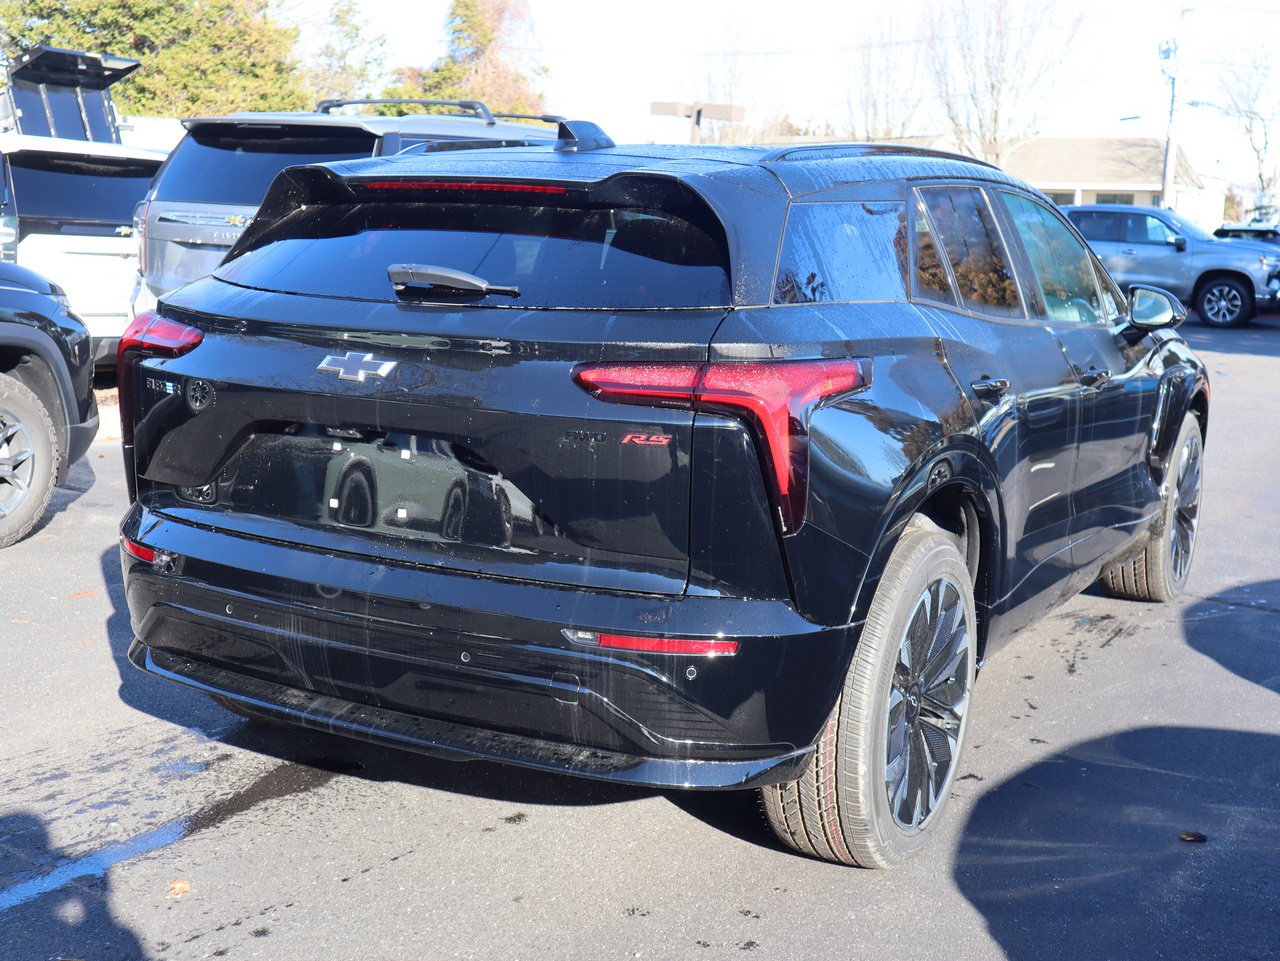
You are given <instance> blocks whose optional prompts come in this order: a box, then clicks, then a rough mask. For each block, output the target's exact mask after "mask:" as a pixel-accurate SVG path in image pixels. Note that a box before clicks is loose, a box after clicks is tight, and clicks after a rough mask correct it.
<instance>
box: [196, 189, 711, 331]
mask: <svg viewBox="0 0 1280 961" xmlns="http://www.w3.org/2000/svg"><path fill="white" fill-rule="evenodd" d="M712 229H713V228H712ZM719 233H720V235H721V237H722V236H723V231H720V232H719ZM399 264H414V265H419V266H424V267H425V266H430V267H443V268H446V269H448V270H458V271H463V272H464V273H468V274H472V275H474V276H477V277H480V278H483V279H484V280H485V281H486V282H487V283H488V284H490V285H492V286H495V287H515V288H517V289H518V290H519V297H511V296H508V295H504V294H496V293H495V294H489V295H487V296H474V295H463V294H459V293H458V292H457V291H451V290H446V289H443V288H438V287H432V288H426V287H421V288H419V287H411V288H407V289H406V290H405V291H404V292H403V293H402V294H399V295H397V293H396V291H395V289H394V288H393V286H392V284H391V281H390V280H389V279H388V278H387V268H388V267H390V266H392V265H399ZM216 273H217V276H218V277H220V278H222V279H223V280H226V281H230V282H231V283H236V284H242V285H244V286H247V287H256V288H260V289H264V290H275V291H281V292H286V293H302V294H316V295H320V296H326V297H346V298H352V299H359V300H395V299H397V297H399V299H402V300H407V301H421V302H430V303H483V304H484V305H485V306H512V307H601V308H616V309H627V308H648V307H713V306H725V305H727V304H728V303H729V300H730V288H729V272H728V269H727V267H726V259H725V255H724V248H723V243H722V242H718V241H717V240H716V239H715V237H713V236H712V234H711V233H710V232H708V229H705V228H704V227H703V226H699V225H697V224H694V223H691V222H689V221H688V220H686V219H684V218H683V217H680V216H677V215H675V214H673V213H670V212H664V211H661V210H656V209H645V208H636V207H564V206H554V207H552V206H545V207H543V206H518V205H498V204H428V203H417V204H415V203H406V204H391V203H370V204H352V205H348V206H331V207H311V208H309V209H306V210H303V211H299V212H296V213H294V214H292V215H290V216H289V217H288V218H285V219H284V220H283V221H281V222H280V223H279V224H277V225H275V227H274V230H273V236H269V237H267V238H266V243H265V244H264V245H262V246H259V247H257V248H256V249H254V250H251V251H250V252H248V253H246V254H244V255H242V256H240V257H238V258H236V259H235V260H232V261H229V262H228V263H225V264H223V266H222V267H220V268H219V269H218V271H217V272H216Z"/></svg>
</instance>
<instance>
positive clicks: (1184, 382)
mask: <svg viewBox="0 0 1280 961" xmlns="http://www.w3.org/2000/svg"><path fill="white" fill-rule="evenodd" d="M1159 390H1160V396H1159V399H1158V400H1157V402H1156V403H1157V412H1156V417H1155V418H1153V421H1152V425H1151V438H1150V441H1149V443H1148V448H1147V450H1148V454H1147V463H1148V466H1149V467H1150V468H1151V472H1152V475H1153V477H1154V479H1155V481H1156V483H1157V484H1160V483H1163V482H1164V475H1165V471H1166V470H1167V468H1168V465H1169V459H1170V457H1172V456H1173V446H1174V442H1175V441H1176V440H1177V437H1178V432H1179V431H1180V430H1181V429H1182V421H1183V419H1184V418H1185V417H1186V416H1187V414H1194V415H1195V418H1196V420H1197V421H1199V423H1200V437H1201V440H1204V439H1205V438H1206V437H1207V436H1208V433H1209V375H1208V373H1207V372H1206V371H1205V369H1204V368H1203V367H1193V366H1191V365H1190V364H1178V365H1176V366H1174V367H1171V368H1169V369H1168V370H1166V371H1165V373H1164V375H1163V376H1162V377H1161V379H1160V388H1159Z"/></svg>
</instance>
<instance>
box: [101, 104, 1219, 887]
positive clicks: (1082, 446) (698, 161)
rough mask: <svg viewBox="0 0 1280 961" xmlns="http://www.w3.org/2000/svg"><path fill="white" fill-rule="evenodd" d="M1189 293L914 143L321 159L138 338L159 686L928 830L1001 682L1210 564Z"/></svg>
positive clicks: (131, 471)
mask: <svg viewBox="0 0 1280 961" xmlns="http://www.w3.org/2000/svg"><path fill="white" fill-rule="evenodd" d="M1184 316H1185V313H1184V311H1183V308H1182V306H1181V304H1179V303H1178V302H1177V300H1176V299H1175V298H1173V297H1172V296H1171V295H1167V294H1166V293H1164V292H1163V291H1160V290H1158V289H1155V288H1147V287H1141V286H1139V287H1137V288H1135V289H1134V291H1133V292H1132V295H1131V296H1130V297H1126V296H1125V295H1124V294H1123V293H1121V291H1120V290H1119V288H1118V287H1117V286H1116V285H1115V283H1114V282H1113V281H1112V280H1111V278H1110V277H1109V276H1108V275H1107V273H1106V271H1105V270H1104V269H1103V268H1102V266H1101V265H1100V264H1099V262H1098V260H1097V258H1096V257H1094V256H1093V255H1092V254H1091V253H1090V251H1089V249H1088V247H1087V246H1086V245H1085V243H1084V242H1083V241H1082V240H1081V239H1080V236H1079V235H1078V234H1077V233H1076V231H1075V230H1074V228H1072V227H1071V226H1070V225H1069V224H1068V223H1067V222H1066V221H1065V220H1064V219H1063V218H1062V217H1061V216H1060V215H1059V214H1058V212H1057V211H1056V208H1055V207H1054V205H1053V204H1052V203H1050V202H1049V201H1048V200H1047V199H1046V198H1045V197H1044V196H1043V195H1041V194H1039V193H1038V192H1036V191H1035V190H1032V189H1030V188H1028V187H1027V186H1026V185H1025V184H1023V183H1021V182H1020V181H1018V180H1015V179H1013V178H1011V177H1009V176H1007V175H1006V174H1004V173H1002V172H1001V171H1000V170H998V169H995V168H994V167H991V166H989V165H986V164H983V163H981V162H978V161H975V160H971V159H968V158H964V157H959V156H954V155H949V154H943V153H937V152H931V151H924V150H917V149H910V148H903V147H889V146H869V145H849V144H840V145H819V146H804V147H796V148H772V147H712V146H652V145H651V146H639V147H616V146H614V144H613V143H612V142H611V141H609V140H608V138H607V137H606V136H605V135H604V134H603V133H602V132H601V131H600V130H599V129H598V128H595V127H593V126H592V125H587V124H578V123H568V124H564V125H562V126H561V128H560V139H559V140H558V141H556V142H554V143H553V144H551V145H537V144H530V145H527V146H518V145H517V146H511V145H509V144H503V145H495V146H493V147H491V148H487V149H470V150H450V151H434V150H431V149H429V148H427V149H422V150H418V151H416V152H413V151H411V152H408V153H404V154H400V155H397V156H394V157H389V158H377V159H371V160H359V161H350V162H342V163H331V164H326V165H312V166H299V167H292V168H289V169H287V170H285V171H284V172H283V173H281V174H280V176H279V177H278V178H277V179H276V180H275V182H274V184H273V185H272V187H271V189H270V191H269V193H268V195H267V197H266V199H265V202H264V204H263V206H262V209H261V211H260V213H259V215H258V217H257V219H256V220H255V221H254V222H253V223H252V224H251V225H250V226H249V227H248V229H247V230H246V231H245V233H244V235H243V236H242V237H241V239H240V240H239V242H238V243H237V244H236V245H235V247H234V248H233V249H232V250H231V251H230V253H229V254H228V255H227V257H226V259H225V260H224V262H223V263H222V264H221V266H220V267H219V268H218V269H217V271H216V272H215V273H214V274H213V275H212V276H210V277H208V278H205V279H203V280H199V281H197V282H195V283H192V284H190V285H188V286H186V287H183V288H182V289H180V290H178V291H176V292H174V293H172V294H171V295H169V296H168V298H167V300H164V301H162V302H161V304H160V305H159V307H158V309H157V311H156V313H154V314H144V315H142V316H140V317H139V318H138V320H137V322H136V323H135V324H134V325H133V327H132V328H131V329H130V331H129V332H128V335H127V336H126V338H125V340H124V341H123V342H122V344H121V349H120V397H121V407H122V412H123V415H124V417H123V419H124V430H123V433H124V451H125V460H126V464H127V468H128V475H129V483H130V485H131V492H132V501H133V503H132V507H131V509H130V510H129V512H128V515H127V516H126V517H125V518H124V521H123V525H122V529H121V531H122V552H121V557H122V562H123V565H124V572H125V584H126V587H127V592H128V602H129V609H130V613H131V616H132V625H133V630H134V632H135V634H136V638H137V639H136V641H135V642H134V643H133V646H132V648H131V650H130V652H129V656H130V659H131V660H132V661H133V663H134V664H136V665H137V666H138V667H140V668H142V669H143V670H145V671H148V672H150V673H152V674H154V675H157V676H160V677H165V678H169V679H171V680H174V681H177V682H180V683H182V684H186V685H189V686H191V687H194V688H197V689H200V690H204V691H206V692H208V693H210V694H212V695H214V696H215V697H216V698H217V699H219V701H220V702H221V703H222V704H224V706H227V707H229V708H231V709H232V710H234V711H236V712H238V713H242V714H245V715H248V716H250V717H256V718H269V719H275V720H283V721H286V722H290V723H293V724H297V725H302V726H304V727H308V728H313V729H316V730H322V731H331V732H337V733H341V734H346V735H350V736H352V737H356V738H363V739H365V740H367V741H372V742H377V743H380V744H388V745H395V746H399V747H403V748H407V749H410V750H414V751H419V752H422V753H425V754H430V755H435V756H439V757H447V758H456V759H476V758H485V759H491V760H497V761H503V762H508V763H512V764H518V765H524V766H527V767H532V768H539V769H542V770H548V771H558V772H563V773H566V774H575V775H581V776H585V777H591V778H600V779H605V780H610V781H614V782H621V783H629V784H638V785H648V786H654V787H661V788H703V789H713V788H714V789H731V788H760V789H761V790H762V793H763V797H764V804H765V808H766V811H767V814H768V817H769V819H770V822H771V823H772V825H773V827H774V829H775V830H776V831H777V832H778V834H779V836H780V837H781V838H782V839H783V840H784V841H786V843H788V844H790V845H791V846H792V847H794V848H795V849H797V850H799V851H802V852H804V853H806V854H809V855H812V856H816V857H820V858H825V859H829V860H833V861H838V862H844V863H851V864H861V865H865V866H870V867H884V866H890V865H893V864H896V863H898V862H900V861H902V860H904V859H905V858H907V857H909V856H910V855H911V854H913V853H914V852H915V851H916V850H917V849H918V848H919V847H920V846H921V845H922V844H924V842H925V841H926V840H927V839H928V837H929V836H930V834H931V833H932V832H933V831H934V829H935V826H936V824H937V823H938V819H939V816H940V814H941V811H942V809H943V807H944V805H945V803H946V800H947V797H948V794H949V789H950V786H951V784H952V782H953V779H954V778H955V776H956V774H957V766H958V764H959V757H960V752H961V750H962V749H963V747H964V741H965V731H966V725H967V721H968V718H969V716H970V703H971V700H970V699H971V695H972V692H973V690H974V678H975V673H976V670H977V668H978V666H979V665H980V664H981V662H982V661H983V659H984V658H986V657H987V656H989V655H990V654H992V653H993V652H994V651H995V650H996V649H997V648H998V647H1000V646H1001V645H1002V644H1004V643H1005V642H1006V641H1007V640H1008V639H1009V638H1010V636H1011V635H1013V634H1014V633H1015V632H1016V631H1017V630H1018V629H1019V628H1021V627H1023V626H1024V625H1026V624H1028V623H1029V622H1030V621H1032V620H1033V619H1034V618H1036V617H1038V616H1039V615H1041V614H1043V613H1044V612H1045V611H1047V610H1049V609H1050V608H1052V607H1054V606H1055V605H1056V604H1058V603H1060V602H1062V601H1063V600H1064V599H1066V598H1068V597H1070V596H1071V595H1073V594H1074V593H1075V592H1077V591H1079V590H1081V589H1083V588H1085V587H1087V586H1089V585H1090V584H1092V583H1093V582H1095V581H1097V580H1099V578H1101V579H1102V582H1103V584H1104V586H1105V587H1106V588H1107V589H1108V590H1110V591H1111V592H1112V593H1114V594H1118V595H1121V596H1126V597H1131V598H1134V599H1138V600H1157V601H1159V600H1168V599H1170V598H1172V597H1174V596H1176V595H1177V594H1178V593H1179V592H1180V591H1181V589H1182V588H1183V585H1184V583H1185V581H1186V578H1187V574H1188V569H1189V565H1190V563H1191V557H1192V552H1193V548H1194V544H1195V536H1196V527H1197V520H1198V510H1199V504H1200V478H1201V461H1202V450H1203V442H1204V436H1205V430H1206V426H1207V421H1208V403H1209V392H1208V384H1207V379H1206V376H1205V370H1204V368H1203V366H1202V365H1201V363H1200V362H1199V360H1198V359H1197V358H1196V357H1195V355H1194V354H1193V353H1192V352H1191V351H1190V350H1189V349H1188V347H1187V345H1186V344H1185V343H1184V341H1183V340H1182V339H1181V338H1180V337H1179V336H1178V335H1177V334H1176V333H1175V332H1174V329H1173V328H1175V327H1176V326H1177V325H1178V324H1179V323H1180V322H1181V321H1182V319H1183V317H1184Z"/></svg>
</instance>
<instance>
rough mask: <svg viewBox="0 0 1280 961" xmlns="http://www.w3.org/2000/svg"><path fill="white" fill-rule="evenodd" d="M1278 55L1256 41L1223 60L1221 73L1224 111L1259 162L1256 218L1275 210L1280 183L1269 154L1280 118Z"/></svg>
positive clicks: (1253, 186)
mask: <svg viewBox="0 0 1280 961" xmlns="http://www.w3.org/2000/svg"><path fill="white" fill-rule="evenodd" d="M1274 56H1275V55H1274V52H1273V51H1271V50H1268V49H1267V48H1266V47H1264V46H1263V44H1262V43H1261V42H1256V41H1255V42H1254V43H1253V44H1252V45H1251V46H1245V47H1244V48H1243V49H1235V50H1233V51H1232V53H1231V56H1229V57H1223V58H1222V59H1223V60H1224V61H1225V66H1223V68H1222V69H1221V72H1220V73H1219V74H1218V85H1219V87H1220V88H1221V90H1222V96H1223V100H1224V103H1223V105H1222V111H1223V113H1225V114H1226V115H1227V116H1229V117H1235V118H1236V119H1237V120H1238V121H1239V122H1240V126H1241V128H1242V129H1243V130H1244V134H1245V136H1246V137H1247V138H1248V140H1249V147H1250V149H1252V150H1253V156H1254V159H1255V161H1256V163H1257V179H1256V180H1255V181H1254V182H1253V183H1252V184H1250V192H1251V193H1253V194H1254V198H1253V207H1254V214H1255V215H1257V214H1258V213H1264V212H1265V213H1270V212H1273V211H1274V210H1275V203H1274V198H1273V197H1272V196H1271V192H1272V191H1273V190H1274V189H1275V188H1276V185H1277V182H1278V181H1280V166H1278V165H1277V164H1276V162H1275V161H1274V160H1273V159H1272V158H1271V156H1270V155H1269V151H1270V146H1271V143H1270V139H1271V134H1272V132H1273V129H1274V124H1275V123H1276V122H1277V120H1278V119H1280V91H1277V90H1276V89H1275V85H1276V83H1277V82H1280V71H1277V70H1275V69H1273V67H1272V62H1273V60H1274Z"/></svg>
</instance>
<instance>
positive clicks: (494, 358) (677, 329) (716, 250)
mask: <svg viewBox="0 0 1280 961" xmlns="http://www.w3.org/2000/svg"><path fill="white" fill-rule="evenodd" d="M656 192H659V193H660V191H656ZM477 193H479V191H478V190H477ZM428 197H432V198H433V199H434V195H431V194H430V192H428V194H427V195H424V196H423V197H416V198H413V199H414V200H416V201H417V202H412V201H410V202H399V201H400V197H399V196H396V197H395V198H394V199H387V200H379V201H378V202H369V203H356V204H350V205H345V206H340V207H335V208H309V209H308V211H307V212H306V213H305V214H302V215H299V217H298V221H297V223H295V224H293V225H287V224H286V225H281V227H280V230H279V233H278V236H277V237H276V239H275V240H273V241H271V242H267V243H265V244H264V245H262V246H259V247H258V248H257V249H255V250H252V251H250V252H248V253H246V254H244V255H242V256H239V257H238V258H237V259H236V260H233V261H230V262H229V263H227V264H225V265H223V266H222V267H221V268H220V269H219V270H218V272H217V275H216V279H207V280H204V281H201V282H200V283H198V284H193V285H191V286H190V287H189V288H187V290H185V291H182V292H180V293H178V294H176V295H175V296H174V297H173V298H172V300H171V301H170V302H169V304H168V305H167V307H166V313H167V314H168V315H169V316H173V317H175V318H177V319H186V320H187V321H188V322H193V323H196V324H199V325H201V327H202V329H204V330H205V331H206V338H205V341H204V343H202V344H201V345H200V347H199V348H197V349H196V350H195V351H193V352H192V353H191V354H189V355H187V356H184V357H181V358H178V359H176V360H174V361H171V362H167V363H165V364H164V365H163V370H159V369H157V370H156V371H155V373H154V375H153V376H149V377H145V378H142V381H143V390H144V391H147V392H149V393H148V394H147V396H146V397H145V400H144V404H143V406H144V407H146V408H147V409H148V411H149V412H148V413H147V414H146V415H145V416H144V418H143V423H142V424H141V425H140V426H139V430H138V433H137V436H136V441H135V442H136V448H137V463H138V467H139V471H140V473H141V475H142V476H143V478H144V479H146V480H149V481H151V482H153V483H154V484H155V485H156V487H155V488H154V491H153V496H154V498H155V501H154V503H155V505H156V507H157V509H161V510H164V511H168V512H172V513H174V514H175V515H177V516H181V517H183V518H186V519H190V520H192V521H197V520H198V518H199V517H200V516H201V515H202V514H204V513H205V512H208V511H217V512H218V514H219V522H218V523H219V526H220V527H221V528H222V529H224V530H237V531H240V532H242V533H244V534H248V535H256V536H269V537H274V538H284V539H286V540H289V541H293V542H296V543H299V544H305V545H310V546H313V547H315V548H317V549H331V550H346V551H354V552H359V553H368V554H373V555H377V556H382V557H386V558H388V559H391V560H394V561H397V562H408V563H418V564H425V565H432V566H445V567H449V568H453V569H458V570H463V571H473V572H476V573H483V574H485V575H490V576H510V577H518V578H522V579H530V580H541V581H547V582H551V583H558V584H570V585H580V586H584V587H595V588H605V589H617V590H627V591H640V592H647V593H656V594H678V593H680V592H682V591H683V590H684V587H685V583H686V580H687V577H688V569H689V550H690V545H689V509H690V508H689V505H690V483H691V482H690V463H691V456H692V432H693V417H694V415H693V413H692V412H691V411H690V410H687V409H685V410H679V409H669V408H664V407H662V406H660V405H656V406H630V405H627V404H621V403H609V402H606V401H603V400H599V399H597V398H596V397H594V396H593V395H592V394H591V393H588V392H587V390H585V389H583V388H582V387H580V386H579V385H578V383H577V382H575V379H574V374H575V371H576V370H577V369H578V368H579V367H580V365H582V364H584V363H611V362H613V363H620V362H633V361H636V360H644V361H646V362H649V363H657V364H661V363H665V362H671V363H677V364H685V365H696V364H699V363H701V362H703V361H705V360H706V357H707V352H708V343H709V342H710V340H711V337H712V335H713V333H714V331H715V329H716V327H717V326H718V325H719V323H720V321H721V320H722V319H723V317H724V316H725V313H726V311H727V309H728V307H727V305H728V303H729V297H730V289H731V288H730V286H729V274H728V270H727V267H726V259H725V254H724V249H725V245H724V236H723V230H722V229H719V228H718V224H717V223H716V222H714V218H713V216H712V215H711V214H710V211H709V210H707V209H705V205H704V208H703V209H702V210H700V211H692V212H691V211H688V210H685V211H683V212H681V211H676V212H672V211H671V210H669V209H662V208H661V207H660V206H656V205H655V206H645V207H623V206H616V205H607V204H605V205H598V204H592V203H580V204H576V205H575V204H568V205H562V204H560V203H557V204H549V203H548V202H547V201H546V200H544V199H535V200H529V199H528V198H524V197H520V196H517V197H516V202H515V203H510V204H508V203H501V202H498V201H497V200H495V198H494V197H493V196H492V193H491V192H490V193H489V194H488V195H487V196H486V195H480V196H477V198H476V200H481V199H482V200H483V201H484V202H457V200H456V199H455V198H453V197H451V198H450V200H451V201H453V202H449V203H428V202H425V201H426V200H427V199H428ZM467 199H468V200H470V199H471V198H467ZM522 199H523V200H528V202H526V203H523V204H522V203H519V201H520V200H522ZM687 199H688V198H686V200H687ZM682 213H683V215H682ZM717 231H718V233H717ZM403 264H414V265H416V266H417V267H418V268H421V269H423V270H426V269H427V268H428V267H430V266H433V265H434V266H436V267H440V268H447V269H450V270H460V271H465V272H466V273H467V274H471V275H473V276H478V277H480V278H483V279H484V280H485V281H487V282H489V283H490V284H492V285H494V286H498V287H503V288H509V289H510V290H507V291H504V292H500V293H499V292H495V293H491V294H487V295H485V294H476V293H474V292H473V293H465V292H463V291H460V290H458V289H453V288H449V287H446V286H443V285H437V286H432V285H430V284H427V283H423V284H422V285H421V286H415V285H410V286H408V287H407V288H405V289H402V290H399V291H397V290H396V289H395V287H394V285H393V284H392V282H391V281H390V280H389V279H388V268H389V267H392V266H396V265H403ZM197 308H198V311H199V313H198V315H197V314H196V313H193V312H188V309H191V310H195V309H197ZM197 371H199V372H200V373H199V376H198V377H196V376H195V375H196V372H197ZM211 371H216V374H213V373H210V372H211ZM193 377H195V379H198V380H200V381H203V382H204V384H202V385H200V386H199V387H198V388H193V387H192V378H193ZM193 389H197V390H198V394H197V395H195V397H196V400H195V402H194V403H195V409H193V401H192V397H193V395H192V393H191V391H192V390H193ZM151 423H154V424H155V429H154V431H152V430H149V429H148V427H149V424H151Z"/></svg>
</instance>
